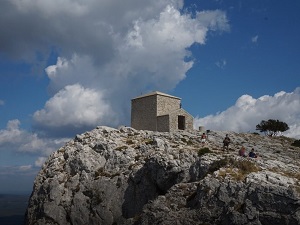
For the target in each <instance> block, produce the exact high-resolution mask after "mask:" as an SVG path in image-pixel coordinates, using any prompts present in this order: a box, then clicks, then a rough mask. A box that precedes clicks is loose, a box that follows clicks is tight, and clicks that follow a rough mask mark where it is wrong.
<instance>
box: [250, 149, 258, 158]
mask: <svg viewBox="0 0 300 225" xmlns="http://www.w3.org/2000/svg"><path fill="white" fill-rule="evenodd" d="M249 157H250V158H257V157H258V154H255V152H254V148H252V149H251V152H249Z"/></svg>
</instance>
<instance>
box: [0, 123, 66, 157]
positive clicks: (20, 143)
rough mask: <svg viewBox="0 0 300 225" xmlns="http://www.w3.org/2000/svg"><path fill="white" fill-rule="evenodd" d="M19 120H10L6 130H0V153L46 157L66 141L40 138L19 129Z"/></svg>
mask: <svg viewBox="0 0 300 225" xmlns="http://www.w3.org/2000/svg"><path fill="white" fill-rule="evenodd" d="M20 124H21V123H20V121H19V120H10V121H8V123H7V126H6V129H2V130H0V151H1V150H5V149H10V150H11V151H15V152H20V153H30V154H36V155H43V156H48V155H49V154H50V153H51V152H53V151H54V150H56V149H57V148H58V147H60V146H61V145H62V144H63V143H65V142H66V141H67V140H68V139H49V138H47V139H46V138H40V137H38V135H37V134H36V133H31V132H28V131H26V130H23V129H21V128H20Z"/></svg>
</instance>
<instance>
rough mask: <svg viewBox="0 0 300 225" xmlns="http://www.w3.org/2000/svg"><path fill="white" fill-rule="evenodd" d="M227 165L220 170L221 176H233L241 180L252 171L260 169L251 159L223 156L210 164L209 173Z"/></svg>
mask: <svg viewBox="0 0 300 225" xmlns="http://www.w3.org/2000/svg"><path fill="white" fill-rule="evenodd" d="M222 167H225V168H224V170H222V171H220V172H219V176H220V177H226V176H228V175H229V176H231V177H232V178H234V179H235V180H238V181H241V180H244V179H245V177H246V176H247V175H248V174H249V173H252V172H257V171H259V170H260V169H259V168H258V167H257V166H256V164H255V163H254V162H252V161H249V160H235V159H234V158H229V159H228V158H223V159H220V160H218V161H215V162H213V163H212V164H211V165H210V168H209V170H208V173H213V172H215V171H217V170H219V169H220V168H222Z"/></svg>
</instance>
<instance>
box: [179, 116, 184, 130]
mask: <svg viewBox="0 0 300 225" xmlns="http://www.w3.org/2000/svg"><path fill="white" fill-rule="evenodd" d="M178 129H179V130H185V116H178Z"/></svg>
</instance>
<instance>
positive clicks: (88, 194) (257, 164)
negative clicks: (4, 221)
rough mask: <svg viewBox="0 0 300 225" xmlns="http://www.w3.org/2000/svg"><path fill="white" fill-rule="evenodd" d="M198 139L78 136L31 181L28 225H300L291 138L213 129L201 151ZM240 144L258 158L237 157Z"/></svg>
mask: <svg viewBox="0 0 300 225" xmlns="http://www.w3.org/2000/svg"><path fill="white" fill-rule="evenodd" d="M226 134H229V136H230V138H231V140H232V144H231V145H230V149H229V152H223V151H222V149H221V148H222V140H223V138H224V137H225V135H226ZM200 135H201V134H200V133H199V132H198V131H192V132H185V131H181V132H176V133H159V132H152V131H137V130H134V129H132V128H129V127H121V128H120V129H113V128H109V127H97V128H96V129H94V130H92V131H90V132H86V133H84V134H81V135H77V136H76V137H75V139H74V140H72V141H70V142H68V143H67V144H66V145H65V146H64V147H62V148H60V149H58V150H57V151H56V152H54V153H53V154H52V155H51V156H50V157H49V159H48V160H47V161H46V162H45V164H44V166H43V167H42V169H41V171H40V172H39V174H38V175H37V177H36V179H35V182H34V188H33V192H32V195H31V198H30V201H29V205H28V209H27V215H26V224H28V225H29V224H30V225H31V224H40V225H46V224H49V225H54V224H59V225H83V224H89V225H96V224H128V225H129V224H132V225H133V224H135V225H139V224H140V225H142V224H143V225H146V224H170V225H171V224H214V225H215V224H253V225H254V224H255V225H256V224H257V225H259V224H272V225H276V224H278V225H283V224H300V197H299V193H300V182H299V179H300V173H299V167H300V161H299V156H300V148H297V147H293V146H291V143H292V142H293V141H294V140H292V139H289V138H285V137H273V138H270V137H266V136H260V135H257V134H238V133H233V132H217V131H211V132H210V133H209V135H208V143H206V144H205V145H204V146H203V145H202V144H201V143H200ZM242 145H243V146H245V147H246V149H247V152H249V150H250V149H251V148H252V147H253V148H254V149H255V150H256V151H257V152H259V154H260V157H259V158H257V159H250V158H243V157H240V156H238V155H237V151H238V149H239V148H240V147H241V146H242ZM205 147H206V148H209V150H210V152H208V153H205V154H201V152H202V151H204V150H203V148H205Z"/></svg>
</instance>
